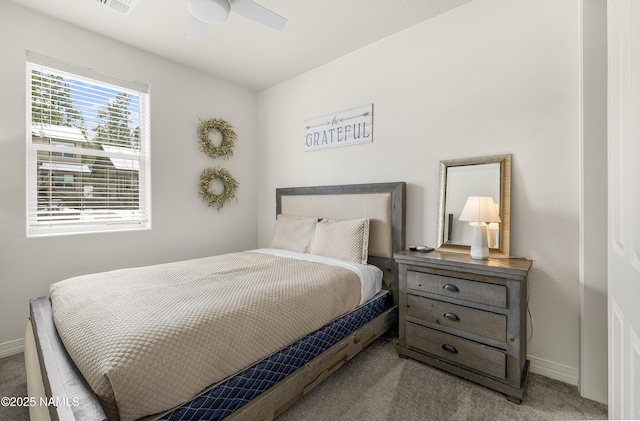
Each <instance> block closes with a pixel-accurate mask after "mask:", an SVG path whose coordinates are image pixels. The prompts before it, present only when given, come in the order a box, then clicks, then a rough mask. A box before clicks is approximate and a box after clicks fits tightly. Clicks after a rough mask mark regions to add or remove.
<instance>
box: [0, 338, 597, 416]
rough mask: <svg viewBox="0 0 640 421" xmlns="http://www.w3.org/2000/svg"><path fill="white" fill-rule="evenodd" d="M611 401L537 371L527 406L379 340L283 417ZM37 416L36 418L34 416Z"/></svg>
mask: <svg viewBox="0 0 640 421" xmlns="http://www.w3.org/2000/svg"><path fill="white" fill-rule="evenodd" d="M25 394H26V380H25V374H24V358H23V356H22V354H18V355H14V356H12V357H8V358H4V359H0V396H24V395H25ZM606 418H607V407H606V405H602V404H599V403H597V402H593V401H589V400H587V399H583V398H581V397H580V395H579V393H578V389H577V388H576V387H575V386H570V385H567V384H564V383H561V382H558V381H555V380H551V379H549V378H547V377H544V376H540V375H536V374H532V375H531V376H530V378H529V384H528V386H527V389H526V392H525V400H524V402H523V403H522V404H521V405H516V404H513V403H511V402H509V401H507V400H506V399H505V397H504V395H502V394H500V393H498V392H494V391H492V390H490V389H487V388H485V387H482V386H479V385H476V384H474V383H472V382H469V381H466V380H464V379H461V378H458V377H455V376H452V375H449V374H447V373H444V372H442V371H440V370H437V369H435V368H432V367H429V366H427V365H425V364H422V363H419V362H417V361H414V360H411V359H401V358H399V357H398V355H397V354H396V352H395V340H394V339H393V338H381V339H379V340H378V341H376V342H374V343H373V344H372V345H371V346H370V347H369V348H367V349H366V350H365V351H363V352H362V353H361V354H360V355H358V356H356V357H355V358H354V359H352V360H351V361H349V362H348V363H347V364H345V365H344V366H343V367H342V368H340V369H339V370H338V371H336V372H335V373H334V374H333V375H332V376H330V377H329V378H328V379H326V380H325V381H324V382H323V383H322V384H320V385H319V386H318V387H316V388H315V389H314V390H313V391H312V392H311V393H310V394H309V395H307V396H305V397H303V398H302V399H301V400H300V401H298V402H297V403H296V404H295V405H294V406H292V407H291V408H289V409H288V410H287V411H286V412H285V413H283V414H282V415H281V416H280V417H279V418H278V420H279V421H293V420H295V421H307V420H308V421H320V420H353V421H360V420H366V421H375V420H381V421H382V420H388V421H391V420H393V421H396V420H491V421H493V420H586V419H606ZM28 419H29V415H28V410H27V409H26V408H5V407H1V406H0V420H2V421H24V420H28ZM33 421H37V420H33Z"/></svg>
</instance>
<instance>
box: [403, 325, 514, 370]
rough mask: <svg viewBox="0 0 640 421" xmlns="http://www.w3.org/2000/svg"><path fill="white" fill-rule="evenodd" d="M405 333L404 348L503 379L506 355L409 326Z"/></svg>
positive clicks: (493, 349) (432, 330) (438, 333)
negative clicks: (406, 346)
mask: <svg viewBox="0 0 640 421" xmlns="http://www.w3.org/2000/svg"><path fill="white" fill-rule="evenodd" d="M406 331H407V345H408V346H410V347H412V348H414V349H416V350H419V351H424V352H427V353H429V354H431V355H434V356H436V357H438V358H440V359H444V360H448V361H450V362H452V363H454V364H457V365H463V366H466V367H469V368H472V369H474V370H478V371H480V372H482V373H486V374H488V375H490V376H494V377H497V378H499V379H505V378H506V377H507V356H506V354H505V352H504V351H502V350H499V349H496V348H492V347H489V346H486V345H482V344H479V343H477V342H473V341H469V340H466V339H463V338H459V337H457V336H454V335H449V334H447V333H443V332H439V331H437V330H434V329H429V328H428V327H424V326H419V325H416V324H413V323H407V324H406Z"/></svg>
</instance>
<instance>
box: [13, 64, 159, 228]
mask: <svg viewBox="0 0 640 421" xmlns="http://www.w3.org/2000/svg"><path fill="white" fill-rule="evenodd" d="M40 69H44V70H45V71H47V73H45V74H48V75H49V76H51V75H53V76H62V77H63V78H64V79H65V80H70V81H80V82H87V83H90V84H91V85H92V86H101V87H105V88H108V89H111V90H114V91H117V92H121V93H127V94H131V95H133V96H135V97H136V98H137V99H139V104H138V107H136V108H135V111H136V112H139V120H137V121H136V123H138V124H139V129H140V130H139V133H140V135H139V144H138V143H136V146H137V148H138V149H130V148H121V149H130V150H128V151H126V152H127V153H126V154H125V153H124V151H116V152H109V151H107V149H106V148H100V149H90V148H84V147H80V146H77V145H75V146H73V147H72V148H71V147H69V145H68V144H67V145H63V144H62V143H65V142H64V140H59V139H55V138H53V137H51V136H49V137H48V138H47V139H48V144H47V143H46V141H45V143H44V144H42V143H39V142H34V140H33V139H34V135H33V127H36V126H34V125H33V124H32V123H33V119H32V112H33V110H32V105H33V102H32V87H33V80H32V71H33V70H36V71H40ZM25 85H26V100H27V101H26V119H25V120H26V134H25V138H26V231H27V237H42V236H51V235H72V234H82V233H97V232H117V231H132V230H148V229H151V165H150V163H151V159H150V100H149V87H148V86H147V85H145V84H143V83H140V82H135V81H131V80H126V79H123V78H120V77H117V76H113V75H108V74H105V73H101V72H99V71H96V70H93V69H89V68H85V67H82V66H79V65H76V64H72V63H68V62H64V61H61V60H57V59H54V58H51V57H47V56H43V55H41V54H37V53H33V52H30V51H29V52H27V60H26V83H25ZM75 92H77V90H76V91H75ZM73 93H74V91H73V90H72V91H71V93H70V94H69V95H70V96H72V95H73ZM72 101H73V100H72ZM96 104H97V101H96ZM127 110H128V109H127ZM42 126H43V127H44V125H42ZM48 126H49V127H50V128H51V127H52V126H51V125H48ZM86 132H88V130H87V131H86ZM85 139H86V136H85ZM135 139H136V140H137V139H138V138H137V136H136V138H135ZM87 141H88V139H87ZM71 143H72V145H73V142H71ZM43 151H45V152H43ZM47 152H48V154H49V156H50V158H53V157H56V158H58V159H60V160H61V161H62V160H64V159H74V158H76V157H79V158H78V160H80V161H81V162H82V163H81V164H77V163H75V164H69V165H76V166H79V167H81V168H82V169H81V170H80V171H81V172H82V173H84V172H85V171H86V169H85V168H86V167H88V165H87V164H86V163H84V162H85V160H90V159H91V158H98V157H100V158H102V159H104V160H109V159H112V158H113V159H119V160H120V161H121V162H122V161H135V165H134V167H133V168H135V169H134V170H133V171H137V172H138V176H137V178H136V182H137V187H138V195H137V196H135V195H134V196H133V200H134V203H136V205H137V207H136V206H134V207H133V208H131V209H130V210H131V212H124V211H123V209H119V208H118V206H117V205H115V206H113V205H111V204H108V205H106V207H95V209H92V207H91V205H86V204H81V205H80V206H76V207H70V208H64V209H57V207H56V206H53V202H54V200H56V201H57V199H56V198H55V197H54V195H51V197H50V199H51V202H52V203H51V206H47V205H45V206H44V207H43V205H42V204H43V201H42V200H41V195H40V194H39V182H40V181H39V174H40V171H41V168H39V167H40V166H39V165H38V162H39V156H42V155H43V154H45V155H46V153H47ZM132 152H135V153H132ZM39 153H40V155H38V154H39ZM132 157H133V158H132ZM50 162H53V160H52V161H50ZM112 162H114V161H113V160H112ZM50 165H51V164H50ZM136 167H137V168H136ZM49 171H50V174H49V178H50V179H49V180H47V183H49V184H50V189H52V190H53V189H63V190H64V189H67V190H73V189H77V190H79V193H78V200H79V201H80V202H82V201H84V200H86V199H89V198H90V199H93V198H94V193H95V186H94V185H93V184H91V183H90V182H89V183H88V184H87V186H86V187H90V190H91V192H90V193H89V194H88V195H87V189H86V188H85V186H84V185H83V184H79V183H78V182H77V180H78V178H79V177H76V176H75V175H74V174H73V173H71V176H72V177H73V178H74V182H73V186H67V184H68V183H67V181H66V180H67V178H69V177H65V182H64V186H62V187H60V186H58V187H55V186H54V184H55V182H54V177H55V178H59V177H60V174H61V172H60V171H59V170H58V171H54V169H50V170H49ZM63 177H64V176H63ZM134 177H135V174H134ZM80 178H82V177H80ZM132 180H133V178H131V179H128V183H131V185H132V186H134V185H135V184H134V183H133V181H132ZM76 183H78V184H77V185H76ZM122 183H125V179H119V178H114V179H113V180H112V179H109V180H108V181H106V182H105V183H104V184H103V188H107V189H109V188H110V187H111V186H116V185H120V184H122ZM127 190H129V191H128V192H127V195H128V194H131V191H132V190H134V188H130V189H127ZM123 193H124V192H123ZM115 199H116V201H118V200H126V199H127V197H126V195H124V194H122V195H117V196H116V197H115ZM105 200H106V201H108V200H110V197H109V198H108V199H105ZM128 200H131V199H128ZM58 202H59V201H58ZM76 203H77V202H76ZM112 206H113V207H112ZM127 206H130V205H127ZM127 206H125V205H123V208H125V207H127ZM42 209H44V211H42ZM41 211H42V212H44V218H42V216H43V214H42V213H40V217H39V216H38V215H39V212H41ZM56 211H57V212H60V213H63V212H66V213H65V215H67V214H73V215H76V218H75V220H74V219H73V218H67V217H65V216H64V215H63V216H62V217H61V218H60V219H59V220H58V219H57V218H55V217H54V216H53V213H54V212H56ZM47 212H48V213H49V214H47ZM78 215H80V216H78ZM84 216H88V217H87V218H85V217H84Z"/></svg>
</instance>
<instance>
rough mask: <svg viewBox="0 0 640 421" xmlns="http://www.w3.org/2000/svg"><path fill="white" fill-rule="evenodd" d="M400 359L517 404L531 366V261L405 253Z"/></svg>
mask: <svg viewBox="0 0 640 421" xmlns="http://www.w3.org/2000/svg"><path fill="white" fill-rule="evenodd" d="M394 258H395V260H396V262H397V263H398V265H399V273H400V282H399V291H400V294H399V297H398V302H399V323H400V326H399V336H400V338H399V343H398V353H399V354H400V356H402V357H411V358H414V359H416V360H419V361H422V362H424V363H427V364H430V365H432V366H434V367H438V368H440V369H442V370H445V371H448V372H450V373H453V374H456V375H458V376H461V377H464V378H466V379H468V380H471V381H474V382H476V383H479V384H482V385H484V386H487V387H490V388H492V389H495V390H497V391H499V392H502V393H504V394H505V395H507V398H508V399H509V400H510V401H512V402H516V403H520V402H521V401H522V399H523V397H524V388H525V385H526V381H527V376H528V373H529V361H528V360H527V334H526V332H527V325H526V323H527V275H528V273H529V269H530V268H531V264H532V262H531V261H530V260H527V259H506V258H505V259H496V258H490V259H487V260H475V259H472V258H471V257H470V256H469V255H467V254H462V253H441V252H437V251H434V252H429V253H420V252H412V251H403V252H400V253H396V254H394Z"/></svg>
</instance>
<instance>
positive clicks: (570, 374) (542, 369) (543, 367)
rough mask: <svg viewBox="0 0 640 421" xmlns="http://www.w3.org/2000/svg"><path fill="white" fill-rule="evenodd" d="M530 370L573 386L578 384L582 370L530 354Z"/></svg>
mask: <svg viewBox="0 0 640 421" xmlns="http://www.w3.org/2000/svg"><path fill="white" fill-rule="evenodd" d="M528 358H529V370H530V371H531V372H532V373H536V374H541V375H543V376H546V377H549V378H551V379H554V380H559V381H561V382H563V383H568V384H570V385H572V386H578V381H579V379H580V370H578V369H577V368H573V367H569V366H566V365H562V364H558V363H554V362H551V361H547V360H543V359H542V358H538V357H532V356H531V355H529V357H528Z"/></svg>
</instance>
